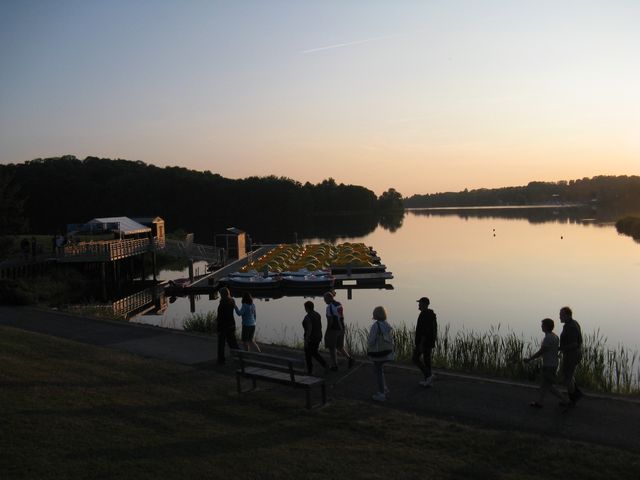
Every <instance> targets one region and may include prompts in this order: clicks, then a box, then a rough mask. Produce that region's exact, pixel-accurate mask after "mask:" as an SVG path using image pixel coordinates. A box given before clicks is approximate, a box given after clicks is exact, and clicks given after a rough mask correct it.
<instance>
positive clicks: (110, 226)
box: [86, 217, 151, 235]
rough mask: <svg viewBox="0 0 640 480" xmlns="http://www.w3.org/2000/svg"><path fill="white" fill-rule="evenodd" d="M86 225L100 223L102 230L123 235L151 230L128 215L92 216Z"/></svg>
mask: <svg viewBox="0 0 640 480" xmlns="http://www.w3.org/2000/svg"><path fill="white" fill-rule="evenodd" d="M86 225H87V226H93V225H96V226H97V225H102V229H104V230H110V231H113V232H118V233H122V234H125V235H133V234H136V233H147V232H150V231H151V229H150V228H149V227H145V226H144V225H141V224H139V223H138V222H136V221H135V220H132V219H130V218H129V217H107V218H94V219H93V220H90V221H88V222H87V223H86Z"/></svg>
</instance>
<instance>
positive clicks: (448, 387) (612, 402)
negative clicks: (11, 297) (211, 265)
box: [0, 307, 640, 451]
mask: <svg viewBox="0 0 640 480" xmlns="http://www.w3.org/2000/svg"><path fill="white" fill-rule="evenodd" d="M0 325H5V326H10V327H15V328H20V329H23V330H29V331H33V332H38V333H44V334H48V335H53V336H57V337H62V338H66V339H70V340H75V341H78V342H83V343H89V344H93V345H100V346H104V347H109V348H114V349H117V350H121V351H126V352H130V353H134V354H138V355H143V356H146V357H152V358H159V359H163V360H168V361H174V362H178V363H182V364H187V365H200V366H204V367H205V368H209V367H210V366H211V365H213V364H214V360H215V358H216V340H215V337H208V336H202V335H196V334H190V333H185V332H179V331H172V330H168V329H161V328H158V327H151V326H146V325H137V324H131V323H124V322H116V321H106V320H96V319H93V318H85V317H80V316H75V315H69V314H64V313H59V312H52V311H46V310H38V309H31V308H13V307H0ZM266 350H268V351H270V350H276V347H266ZM279 350H280V352H283V351H284V350H283V349H279ZM290 352H291V353H292V354H294V355H297V356H300V352H297V351H290ZM215 369H216V371H218V372H220V373H223V374H229V375H231V374H232V373H233V370H234V367H233V365H229V366H226V367H215ZM436 375H437V377H436V383H435V386H434V388H431V389H425V388H423V387H420V386H419V385H418V383H417V382H418V380H420V378H419V374H418V371H417V370H416V369H414V368H411V367H405V366H394V367H391V368H388V369H387V382H388V384H389V388H390V390H391V393H390V398H389V400H388V401H387V402H386V403H385V404H384V405H385V407H386V408H397V409H401V410H405V411H412V412H415V413H417V414H421V415H428V416H436V417H440V418H445V419H449V420H456V421H463V422H465V423H472V424H481V425H483V426H487V427H489V428H498V429H502V430H505V429H506V430H517V431H527V432H534V433H541V434H545V435H552V436H559V437H566V438H571V439H574V440H575V439H577V440H584V441H589V442H594V443H599V444H605V445H612V446H618V447H623V448H628V449H631V450H634V451H638V450H640V430H639V428H638V426H639V425H640V401H638V400H637V399H635V400H634V399H626V398H620V397H615V396H606V395H590V396H589V397H586V398H584V399H583V400H581V402H580V403H579V405H578V406H577V408H575V409H572V410H570V411H569V412H568V413H562V412H561V411H560V409H558V408H557V407H556V406H555V403H556V402H555V400H554V399H552V398H549V400H548V404H547V405H546V406H545V408H544V409H542V410H534V409H531V408H530V407H529V406H528V403H529V401H530V400H532V399H533V398H535V395H536V393H537V392H536V389H535V386H533V385H527V384H518V383H512V382H508V381H503V380H496V379H489V378H482V377H474V376H469V375H457V374H450V373H446V372H438V371H436ZM327 382H328V383H329V386H330V387H329V396H330V397H333V398H349V399H357V400H363V401H370V396H371V394H372V393H373V390H374V378H373V372H372V367H371V365H369V364H368V363H366V362H365V363H358V364H357V365H356V366H355V367H354V368H353V369H352V370H346V369H345V368H343V367H342V368H341V369H340V371H339V372H337V373H331V374H330V375H329V376H328V377H327ZM273 388H281V389H282V391H283V394H286V393H287V392H289V393H290V392H291V390H290V389H287V388H286V387H273Z"/></svg>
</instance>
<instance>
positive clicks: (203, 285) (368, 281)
mask: <svg viewBox="0 0 640 480" xmlns="http://www.w3.org/2000/svg"><path fill="white" fill-rule="evenodd" d="M277 247H279V245H263V246H261V247H260V248H259V249H257V250H255V251H253V252H251V253H250V254H248V255H247V256H246V257H244V258H241V259H239V260H236V261H234V262H232V263H229V264H227V265H225V266H224V267H222V268H220V269H218V270H216V271H214V272H211V273H210V274H208V275H205V276H202V277H200V278H197V279H194V280H193V281H192V282H191V283H187V284H180V285H177V284H170V285H168V286H167V287H166V288H165V292H166V293H167V294H168V295H173V296H184V295H201V294H205V295H206V294H214V293H215V292H217V291H218V290H219V289H220V288H221V287H222V286H223V284H224V279H226V278H227V277H229V276H230V274H232V273H235V272H238V271H239V270H240V269H242V268H243V267H245V266H246V265H248V264H250V263H251V262H252V260H253V259H256V258H261V257H263V256H265V255H267V254H269V253H270V252H272V251H273V250H274V249H276V248H277ZM334 272H335V273H334ZM331 276H332V277H333V286H332V287H327V286H316V285H313V284H312V283H310V284H309V286H308V287H306V286H296V287H295V288H287V287H286V286H285V285H274V286H273V287H270V288H265V287H264V286H261V288H255V289H252V288H251V287H250V286H247V287H244V286H243V287H238V286H231V287H230V288H231V290H232V291H234V292H237V291H243V290H248V291H251V293H252V295H254V296H256V297H265V298H279V297H283V296H313V295H319V294H322V293H323V292H325V291H327V290H328V289H346V290H348V293H349V297H350V296H351V290H357V289H370V288H378V289H386V290H392V289H393V286H392V285H390V284H388V283H387V281H388V280H392V279H393V274H392V273H391V272H387V271H386V267H385V266H384V265H375V266H372V267H371V266H370V267H351V266H349V265H343V266H340V267H336V268H335V269H332V273H331Z"/></svg>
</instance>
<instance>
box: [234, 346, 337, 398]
mask: <svg viewBox="0 0 640 480" xmlns="http://www.w3.org/2000/svg"><path fill="white" fill-rule="evenodd" d="M231 353H232V354H233V355H234V356H235V357H236V358H237V359H238V361H239V362H240V368H238V370H237V371H236V381H237V384H238V393H244V392H248V391H251V390H255V389H256V380H258V379H259V380H264V381H266V382H272V383H279V384H281V385H289V386H291V387H294V388H302V389H304V390H305V391H306V395H307V408H309V409H310V408H312V405H311V388H312V387H314V386H316V385H317V386H319V387H320V392H321V395H322V403H321V404H320V405H315V406H322V405H324V404H325V403H327V391H326V386H325V383H324V378H318V377H312V376H310V375H307V374H306V372H305V371H304V364H305V363H304V361H303V360H297V359H295V358H288V357H280V356H277V355H269V354H266V353H256V352H245V351H244V350H231ZM243 377H244V378H249V379H251V381H252V383H253V388H251V389H248V390H242V386H241V382H240V381H241V379H242V378H243Z"/></svg>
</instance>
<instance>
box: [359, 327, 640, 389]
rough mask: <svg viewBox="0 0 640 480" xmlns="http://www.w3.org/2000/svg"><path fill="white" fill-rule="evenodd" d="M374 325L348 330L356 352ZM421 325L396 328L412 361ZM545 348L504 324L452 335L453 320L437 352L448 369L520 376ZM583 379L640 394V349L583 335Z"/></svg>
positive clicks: (436, 362) (533, 369)
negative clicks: (529, 359)
mask: <svg viewBox="0 0 640 480" xmlns="http://www.w3.org/2000/svg"><path fill="white" fill-rule="evenodd" d="M367 337H368V330H367V329H364V328H360V329H354V328H351V329H349V330H348V338H347V344H348V346H349V349H350V351H351V352H353V353H355V354H356V355H359V356H365V355H366V349H367ZM414 338H415V328H408V327H406V326H402V327H396V328H394V346H395V350H396V357H397V359H398V360H399V361H405V362H408V361H410V360H411V354H412V351H413V345H414ZM538 348H539V340H533V339H530V340H525V339H524V338H522V337H521V336H519V335H517V334H516V333H514V332H511V331H508V332H502V331H501V330H500V325H498V326H497V327H493V326H492V327H490V328H489V330H488V331H486V332H477V331H473V330H461V331H459V332H457V333H455V334H452V333H451V331H450V328H449V325H445V326H444V328H442V329H440V331H439V333H438V342H437V344H436V348H435V350H434V352H433V366H434V367H436V368H442V369H445V370H451V371H458V372H465V373H474V374H485V375H495V376H500V377H506V378H511V379H516V380H533V379H534V378H535V377H536V373H537V369H539V364H538V363H530V364H525V363H524V362H523V359H524V358H526V357H528V356H530V355H531V354H532V353H533V352H535V351H537V350H538ZM576 378H577V381H578V383H579V384H580V385H582V386H583V387H585V388H586V389H588V390H592V391H599V392H605V393H621V394H633V395H637V394H640V358H639V355H638V351H633V350H629V349H628V348H625V347H623V346H621V345H619V346H617V347H615V348H611V347H608V346H607V339H606V338H605V337H604V336H603V335H602V334H601V333H600V331H599V330H598V331H596V332H594V333H591V334H586V335H584V337H583V359H582V362H581V364H580V366H579V368H578V371H577V373H576Z"/></svg>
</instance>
